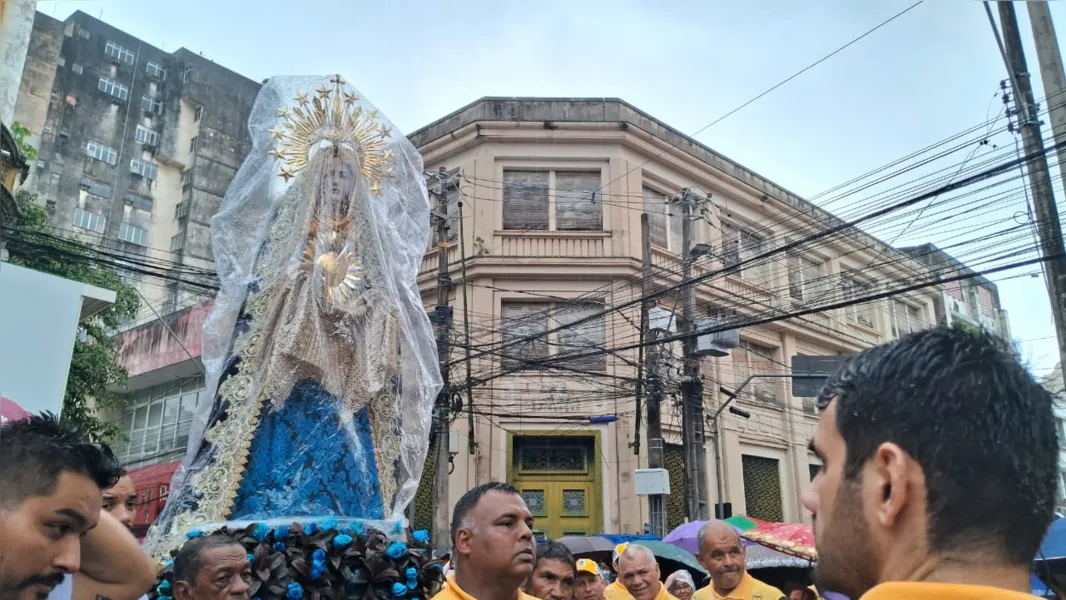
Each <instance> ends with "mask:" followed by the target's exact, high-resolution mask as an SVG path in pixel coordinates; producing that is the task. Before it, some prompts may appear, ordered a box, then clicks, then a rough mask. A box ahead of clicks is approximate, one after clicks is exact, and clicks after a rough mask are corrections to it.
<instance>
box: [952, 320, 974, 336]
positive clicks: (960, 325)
mask: <svg viewBox="0 0 1066 600" xmlns="http://www.w3.org/2000/svg"><path fill="white" fill-rule="evenodd" d="M951 327H952V328H953V329H958V330H959V331H968V332H970V333H981V328H980V327H977V326H976V325H971V324H969V323H967V322H966V321H963V320H962V319H955V320H954V321H953V322H952V323H951Z"/></svg>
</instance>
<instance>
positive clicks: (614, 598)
mask: <svg viewBox="0 0 1066 600" xmlns="http://www.w3.org/2000/svg"><path fill="white" fill-rule="evenodd" d="M628 547H629V544H628V543H622V544H618V545H617V546H615V547H614V554H613V555H612V556H611V559H612V560H611V566H612V567H614V572H615V575H616V576H617V578H616V579H615V580H614V581H613V582H611V585H609V586H607V588H606V589H605V590H603V597H604V599H605V600H633V596H630V595H629V590H627V589H626V586H624V585H622V572H621V571H619V570H618V559H619V558H620V557H621V556H622V553H623V552H625V551H626V548H628Z"/></svg>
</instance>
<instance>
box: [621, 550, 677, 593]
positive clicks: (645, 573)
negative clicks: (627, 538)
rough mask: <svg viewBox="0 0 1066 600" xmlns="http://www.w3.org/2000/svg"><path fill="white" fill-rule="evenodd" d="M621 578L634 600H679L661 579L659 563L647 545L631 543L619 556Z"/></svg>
mask: <svg viewBox="0 0 1066 600" xmlns="http://www.w3.org/2000/svg"><path fill="white" fill-rule="evenodd" d="M618 568H619V569H620V573H619V576H618V577H619V579H621V580H622V585H624V586H626V590H627V591H628V592H629V594H630V595H631V596H633V598H634V600H677V598H676V597H674V596H673V595H672V594H670V592H668V591H666V586H665V585H663V583H662V581H661V580H660V572H659V563H658V561H656V560H655V554H653V553H652V551H651V550H649V549H648V547H647V546H641V545H640V544H629V545H628V546H627V547H626V549H625V551H624V552H622V556H620V557H619V558H618Z"/></svg>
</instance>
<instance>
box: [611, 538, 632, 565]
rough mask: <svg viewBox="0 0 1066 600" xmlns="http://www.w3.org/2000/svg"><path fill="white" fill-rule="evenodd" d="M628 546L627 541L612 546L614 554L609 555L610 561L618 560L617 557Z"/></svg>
mask: <svg viewBox="0 0 1066 600" xmlns="http://www.w3.org/2000/svg"><path fill="white" fill-rule="evenodd" d="M628 547H629V542H622V543H621V544H618V545H617V546H615V547H614V554H612V555H611V562H618V558H619V557H620V556H622V553H623V552H625V551H626V548H628Z"/></svg>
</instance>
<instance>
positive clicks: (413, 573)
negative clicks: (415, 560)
mask: <svg viewBox="0 0 1066 600" xmlns="http://www.w3.org/2000/svg"><path fill="white" fill-rule="evenodd" d="M404 575H406V576H407V578H408V579H417V578H418V570H416V569H415V568H414V567H407V570H406V571H404Z"/></svg>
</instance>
